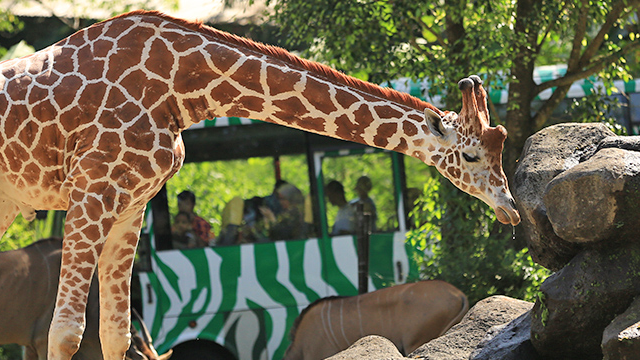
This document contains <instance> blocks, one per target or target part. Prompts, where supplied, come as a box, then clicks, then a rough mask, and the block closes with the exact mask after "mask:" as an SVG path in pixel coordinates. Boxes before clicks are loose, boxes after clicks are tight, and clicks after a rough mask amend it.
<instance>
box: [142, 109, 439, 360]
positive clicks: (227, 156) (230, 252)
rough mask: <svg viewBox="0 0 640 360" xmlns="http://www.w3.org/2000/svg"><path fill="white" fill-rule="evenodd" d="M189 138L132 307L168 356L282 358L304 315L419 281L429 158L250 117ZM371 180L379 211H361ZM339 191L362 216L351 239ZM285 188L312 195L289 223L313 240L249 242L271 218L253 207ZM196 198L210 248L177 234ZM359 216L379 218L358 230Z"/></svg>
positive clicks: (149, 229)
mask: <svg viewBox="0 0 640 360" xmlns="http://www.w3.org/2000/svg"><path fill="white" fill-rule="evenodd" d="M182 136H183V140H184V143H185V148H186V159H185V164H184V166H183V168H182V169H181V170H180V172H179V173H178V174H176V175H175V176H174V177H173V178H172V179H170V180H169V181H168V182H167V184H166V185H165V186H164V187H163V188H162V190H161V191H160V192H159V193H158V194H157V196H156V197H155V198H154V199H153V200H152V201H151V202H150V203H149V205H148V209H147V213H146V220H145V225H144V228H143V230H142V234H141V240H140V246H139V250H138V259H137V262H136V265H135V276H134V291H133V293H134V299H133V303H134V306H135V307H136V308H138V310H140V311H141V313H142V314H143V317H144V319H145V322H146V324H147V326H148V328H149V330H150V331H151V335H152V337H153V339H154V344H155V346H156V348H157V349H158V351H159V352H164V351H167V350H168V349H171V348H173V351H174V355H173V357H172V358H173V359H178V360H180V359H238V360H245V359H246V360H248V359H256V360H257V359H280V358H282V356H283V355H284V352H285V350H286V348H287V346H288V345H289V336H288V335H289V334H288V333H289V329H290V327H291V326H292V324H293V322H294V320H295V318H296V317H297V316H298V314H299V313H300V312H301V310H302V309H304V308H305V307H306V306H307V305H309V304H310V303H312V302H314V301H315V300H318V299H320V298H322V297H326V296H333V295H341V296H346V295H356V294H358V293H359V292H362V291H371V290H375V289H380V288H383V287H386V286H390V285H394V284H400V283H404V282H407V281H415V280H417V279H418V266H417V262H416V259H417V258H418V257H420V256H422V254H421V250H420V249H418V248H417V247H416V246H413V245H411V244H410V243H408V242H407V241H406V232H407V229H408V228H410V227H411V221H410V216H409V210H410V206H408V205H409V204H413V202H414V200H415V197H416V196H418V195H419V192H420V191H421V190H422V187H423V185H424V183H425V181H427V180H426V178H427V177H429V174H428V173H427V172H426V171H425V168H426V166H425V165H424V164H423V163H421V162H420V161H418V160H416V159H413V158H408V157H405V156H404V155H402V154H399V153H395V152H389V151H382V150H380V149H376V148H371V147H366V146H364V145H360V144H355V143H350V142H345V141H342V140H337V139H333V138H329V137H325V136H320V135H316V134H312V133H307V132H303V131H300V130H296V129H291V128H287V127H282V126H277V125H273V124H270V123H266V122H258V121H253V120H249V119H241V118H217V119H212V120H206V121H204V122H201V123H200V124H198V125H196V128H191V129H189V130H187V131H185V132H184V133H183V134H182ZM225 168H226V169H228V170H223V169H225ZM224 171H227V173H228V174H230V175H229V176H230V177H227V178H225V175H224V174H223V173H224ZM239 174H240V175H239ZM363 179H365V180H367V181H366V186H365V188H366V190H367V191H368V193H369V194H368V195H369V199H373V201H375V204H374V207H373V208H368V209H367V210H368V211H365V207H364V206H362V208H361V211H360V213H358V211H356V210H357V206H356V205H355V204H356V203H357V201H354V200H357V192H356V188H357V187H358V186H359V181H360V182H361V181H362V180H363ZM331 182H334V183H335V182H339V183H340V184H342V188H343V191H344V199H343V200H346V201H347V204H346V205H345V206H347V207H349V208H350V209H352V210H353V213H352V215H353V217H354V219H352V221H353V227H352V228H351V229H350V230H349V229H347V231H341V232H335V226H334V225H337V224H334V223H335V222H336V221H337V217H338V208H339V207H338V206H337V205H333V203H332V202H331V201H330V198H331V196H327V195H328V194H327V192H329V191H330V190H329V189H328V188H327V185H328V184H329V183H331ZM282 183H286V184H289V185H290V186H293V187H295V188H297V189H298V190H299V193H300V194H303V195H302V196H303V197H302V199H301V200H300V201H299V202H300V205H301V206H300V208H301V209H302V211H301V212H302V215H301V216H300V220H301V221H299V223H293V225H292V224H291V223H288V224H287V225H289V227H294V228H295V230H300V229H303V230H304V231H291V232H287V230H290V229H285V231H284V232H283V231H281V232H279V233H274V232H270V233H269V234H267V236H264V237H255V236H247V233H250V232H251V229H249V230H247V229H246V227H248V226H249V225H248V224H249V223H251V220H252V219H255V217H256V216H260V212H259V211H258V210H257V209H256V207H255V206H254V203H255V202H256V201H260V202H262V203H263V204H264V207H266V206H267V203H268V202H269V201H270V200H271V201H273V198H274V194H276V190H275V188H276V184H282ZM360 187H362V186H360ZM185 190H187V191H191V193H192V194H193V195H194V196H195V198H196V205H195V212H196V213H198V215H199V216H201V217H202V218H204V219H206V220H207V221H208V222H209V223H210V224H211V225H212V233H213V235H214V236H212V238H211V240H210V241H209V242H208V243H206V244H205V243H200V245H199V246H193V247H191V246H185V245H184V244H183V243H181V242H179V240H178V239H177V238H179V237H180V235H178V234H177V232H176V231H175V229H172V228H174V225H175V221H177V220H175V221H174V218H175V216H176V214H177V212H178V206H177V205H176V204H177V200H176V198H177V195H179V194H180V193H181V192H183V191H185ZM251 191H253V193H247V192H251ZM358 215H359V216H360V218H361V219H371V220H370V221H368V222H362V221H360V222H357V221H356V220H357V219H355V217H357V216H358ZM234 218H235V220H234ZM176 219H177V218H176ZM229 230H230V231H229ZM229 233H231V234H232V236H229ZM367 248H368V250H367ZM359 249H360V250H359ZM364 252H366V253H367V254H368V269H366V266H365V268H364V269H363V266H362V265H363V264H362V262H363V261H366V260H363V258H364V259H366V258H367V256H361V257H360V259H359V256H358V254H359V253H360V254H361V255H362V253H364ZM365 265H366V264H365ZM363 272H364V276H363ZM363 279H364V281H363ZM363 282H364V284H363ZM363 287H364V289H363ZM136 294H137V296H136Z"/></svg>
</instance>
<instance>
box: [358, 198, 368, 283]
mask: <svg viewBox="0 0 640 360" xmlns="http://www.w3.org/2000/svg"><path fill="white" fill-rule="evenodd" d="M370 235H371V214H370V213H368V212H367V213H365V212H364V204H363V203H361V202H358V203H356V240H357V242H358V293H359V294H365V293H367V292H369V237H370Z"/></svg>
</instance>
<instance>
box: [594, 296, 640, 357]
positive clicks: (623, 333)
mask: <svg viewBox="0 0 640 360" xmlns="http://www.w3.org/2000/svg"><path fill="white" fill-rule="evenodd" d="M602 352H603V354H604V360H635V359H638V358H640V297H637V298H636V299H635V300H634V301H633V303H632V304H631V306H629V308H628V309H627V311H625V312H624V313H622V314H620V315H618V316H616V318H615V319H613V321H612V322H611V324H609V326H607V327H606V328H605V329H604V333H603V334H602Z"/></svg>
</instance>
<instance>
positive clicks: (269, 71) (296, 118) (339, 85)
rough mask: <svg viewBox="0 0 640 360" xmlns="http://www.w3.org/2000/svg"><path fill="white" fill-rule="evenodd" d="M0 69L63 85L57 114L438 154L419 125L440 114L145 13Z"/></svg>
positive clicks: (270, 50) (425, 156)
mask: <svg viewBox="0 0 640 360" xmlns="http://www.w3.org/2000/svg"><path fill="white" fill-rule="evenodd" d="M2 65H3V66H0V68H2V71H3V73H4V74H5V76H4V77H5V79H20V78H26V77H32V75H27V76H23V75H16V74H18V73H20V74H25V73H29V74H36V75H35V76H37V77H38V80H37V81H38V82H43V83H48V82H52V83H55V82H56V81H58V82H60V80H57V79H58V78H59V77H61V76H64V77H65V79H64V80H65V81H66V80H67V79H68V82H69V84H66V83H65V84H61V85H65V86H64V87H63V86H59V87H58V88H59V90H58V89H56V91H54V92H53V100H54V101H53V102H52V103H53V105H54V106H55V107H56V109H55V111H56V112H57V113H58V114H60V113H65V111H66V108H69V105H68V104H67V102H66V100H64V99H63V98H64V97H69V98H71V99H72V100H71V101H73V103H72V105H75V104H76V103H77V104H78V106H79V105H80V103H82V104H81V105H82V106H83V107H84V108H89V109H90V110H91V113H92V114H93V113H96V114H97V116H98V117H100V116H101V115H102V114H107V112H108V113H109V114H114V113H115V114H116V115H117V116H116V119H121V120H122V121H124V122H126V121H128V120H127V118H129V117H134V118H135V117H144V116H146V115H147V114H148V115H149V116H150V117H151V118H152V119H153V122H155V124H154V126H155V127H157V128H166V129H168V130H170V131H172V132H173V133H174V134H178V133H179V132H181V131H182V130H184V129H186V128H188V127H190V126H191V125H193V124H195V123H198V122H200V121H202V120H204V119H212V118H214V117H224V116H235V117H245V118H251V119H256V120H262V121H267V122H272V123H276V124H280V125H284V126H288V127H293V128H297V129H301V130H305V131H310V132H314V133H318V134H321V135H326V136H331V137H335V138H339V139H343V140H347V141H353V142H357V143H362V144H366V145H369V146H374V147H379V148H384V149H389V150H393V151H397V152H401V153H404V154H407V155H409V156H413V157H416V158H418V159H420V160H422V161H424V162H426V163H427V164H429V165H433V162H434V161H433V160H432V157H433V155H434V154H437V153H439V152H441V150H442V149H441V146H440V145H439V143H438V141H437V139H436V138H435V136H433V135H432V134H431V133H430V132H429V130H428V127H427V126H426V123H425V120H424V113H423V111H424V109H425V108H427V107H429V108H431V109H432V110H434V111H436V112H439V113H441V112H440V110H438V109H436V108H435V107H433V106H432V105H431V104H428V103H426V102H423V101H420V100H418V99H416V98H413V97H410V96H408V95H407V94H402V93H399V92H397V91H395V90H391V89H383V88H381V87H379V86H377V85H373V84H370V83H366V82H363V81H360V80H357V79H355V78H352V77H349V76H346V75H344V74H342V73H339V72H337V71H335V70H333V69H330V68H329V67H326V66H323V65H320V64H317V63H314V62H310V61H307V60H304V59H301V58H299V57H296V56H294V55H292V54H290V53H288V52H286V51H284V50H282V49H279V48H276V47H272V46H267V45H263V44H259V43H255V42H252V41H251V40H247V39H243V38H240V37H236V36H234V35H231V34H227V33H224V32H220V31H217V30H215V29H212V28H209V27H206V26H202V25H200V24H195V23H190V22H186V21H183V20H179V19H174V18H171V17H168V16H165V15H161V14H159V13H154V12H133V13H129V14H124V15H122V16H119V17H116V18H112V19H110V20H106V21H104V22H102V23H98V24H96V25H94V26H91V27H89V28H86V29H84V30H81V31H79V32H78V33H76V34H74V35H72V36H70V37H69V38H67V39H65V40H63V41H61V42H60V43H58V44H55V45H53V46H51V47H50V48H48V49H46V50H43V51H42V52H39V53H37V54H34V56H32V57H31V58H26V59H23V60H19V61H16V62H8V63H3V64H2ZM76 74H78V76H77V75H76ZM40 78H42V80H41V79H40ZM1 80H2V79H0V81H1ZM12 81H13V80H12ZM78 81H79V82H78ZM104 84H106V88H105V87H104ZM94 88H95V89H94ZM38 90H39V89H38ZM67 90H69V92H71V94H70V95H69V94H67ZM73 92H77V93H76V95H73ZM40 93H41V91H40V92H38V93H37V94H40ZM80 93H82V97H80V96H79V95H78V94H80ZM30 97H34V96H33V94H31V95H30ZM59 99H60V100H59ZM0 100H1V99H0ZM0 105H1V104H0ZM58 108H59V109H58ZM104 109H108V111H105V110H104ZM138 109H143V110H144V111H142V112H139V111H140V110H138ZM109 114H108V115H109ZM109 116H111V115H109ZM73 122H78V123H77V124H74V123H73ZM65 124H66V125H65V130H66V129H72V130H71V132H73V131H75V130H73V129H80V128H82V126H84V125H83V124H82V123H81V122H80V120H78V118H77V117H74V118H72V117H69V118H68V119H65ZM112 126H116V125H112V124H109V125H108V127H112ZM117 126H120V125H117Z"/></svg>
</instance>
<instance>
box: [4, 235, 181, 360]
mask: <svg viewBox="0 0 640 360" xmlns="http://www.w3.org/2000/svg"><path fill="white" fill-rule="evenodd" d="M61 255H62V240H61V239H59V238H49V239H43V240H39V241H36V242H34V243H33V244H31V245H29V246H27V247H24V248H22V249H17V250H13V251H5V252H0V344H18V345H22V346H24V347H25V352H24V358H23V359H24V360H45V359H46V358H47V336H48V332H49V324H50V323H51V317H52V316H53V308H54V306H55V300H56V292H57V288H58V277H59V275H60V260H61ZM98 295H99V294H98V282H97V280H96V279H95V278H94V280H93V282H92V283H91V286H90V291H89V299H88V306H87V313H86V316H87V329H86V331H85V333H84V337H83V339H82V342H81V345H80V349H79V350H78V352H77V353H76V354H75V355H74V356H73V359H74V360H95V359H102V358H103V357H102V350H101V346H100V339H99V336H98V327H99V322H100V308H99V299H98ZM133 316H134V317H137V318H138V320H139V322H140V327H141V330H140V334H138V332H137V331H136V330H135V328H134V327H133V326H132V327H131V333H132V342H131V346H130V347H129V349H128V350H127V352H126V359H127V360H167V359H169V357H170V356H171V352H168V353H166V354H163V355H158V353H157V351H156V350H155V348H154V347H153V344H152V339H151V336H150V334H149V331H148V330H147V328H146V326H145V325H144V322H142V320H141V319H140V317H139V315H138V314H137V312H136V311H135V310H134V311H133Z"/></svg>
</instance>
